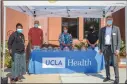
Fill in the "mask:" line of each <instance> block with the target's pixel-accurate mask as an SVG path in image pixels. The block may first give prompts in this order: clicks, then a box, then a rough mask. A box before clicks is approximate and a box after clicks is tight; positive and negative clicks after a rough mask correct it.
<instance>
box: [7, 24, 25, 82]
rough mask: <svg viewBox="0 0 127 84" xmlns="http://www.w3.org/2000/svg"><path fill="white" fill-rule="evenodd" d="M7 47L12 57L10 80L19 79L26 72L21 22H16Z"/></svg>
mask: <svg viewBox="0 0 127 84" xmlns="http://www.w3.org/2000/svg"><path fill="white" fill-rule="evenodd" d="M8 49H9V52H10V55H11V57H12V77H11V81H18V80H20V81H21V79H20V78H21V76H22V75H23V74H25V73H26V56H25V38H24V35H23V26H22V24H20V23H18V24H17V25H16V31H15V32H14V33H12V34H11V35H10V37H9V40H8Z"/></svg>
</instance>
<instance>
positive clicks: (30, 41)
mask: <svg viewBox="0 0 127 84" xmlns="http://www.w3.org/2000/svg"><path fill="white" fill-rule="evenodd" d="M31 35H32V34H31V29H30V30H29V33H28V40H29V46H30V49H32V39H31Z"/></svg>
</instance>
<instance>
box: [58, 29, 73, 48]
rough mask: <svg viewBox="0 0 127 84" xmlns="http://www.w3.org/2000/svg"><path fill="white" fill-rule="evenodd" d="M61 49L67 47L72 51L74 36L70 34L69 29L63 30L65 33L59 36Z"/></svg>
mask: <svg viewBox="0 0 127 84" xmlns="http://www.w3.org/2000/svg"><path fill="white" fill-rule="evenodd" d="M59 43H60V48H61V50H63V49H64V48H65V47H68V48H69V49H72V36H71V34H69V33H68V28H67V27H64V28H63V33H62V34H61V35H60V36H59Z"/></svg>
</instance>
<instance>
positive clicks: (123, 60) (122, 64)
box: [119, 58, 127, 68]
mask: <svg viewBox="0 0 127 84" xmlns="http://www.w3.org/2000/svg"><path fill="white" fill-rule="evenodd" d="M126 62H127V59H126V58H120V62H119V68H126Z"/></svg>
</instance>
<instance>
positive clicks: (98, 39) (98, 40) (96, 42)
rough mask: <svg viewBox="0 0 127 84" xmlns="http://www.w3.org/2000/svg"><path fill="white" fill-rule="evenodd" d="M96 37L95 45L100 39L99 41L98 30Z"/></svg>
mask: <svg viewBox="0 0 127 84" xmlns="http://www.w3.org/2000/svg"><path fill="white" fill-rule="evenodd" d="M96 38H97V41H96V42H95V43H94V45H97V44H98V41H99V39H98V32H96Z"/></svg>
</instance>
